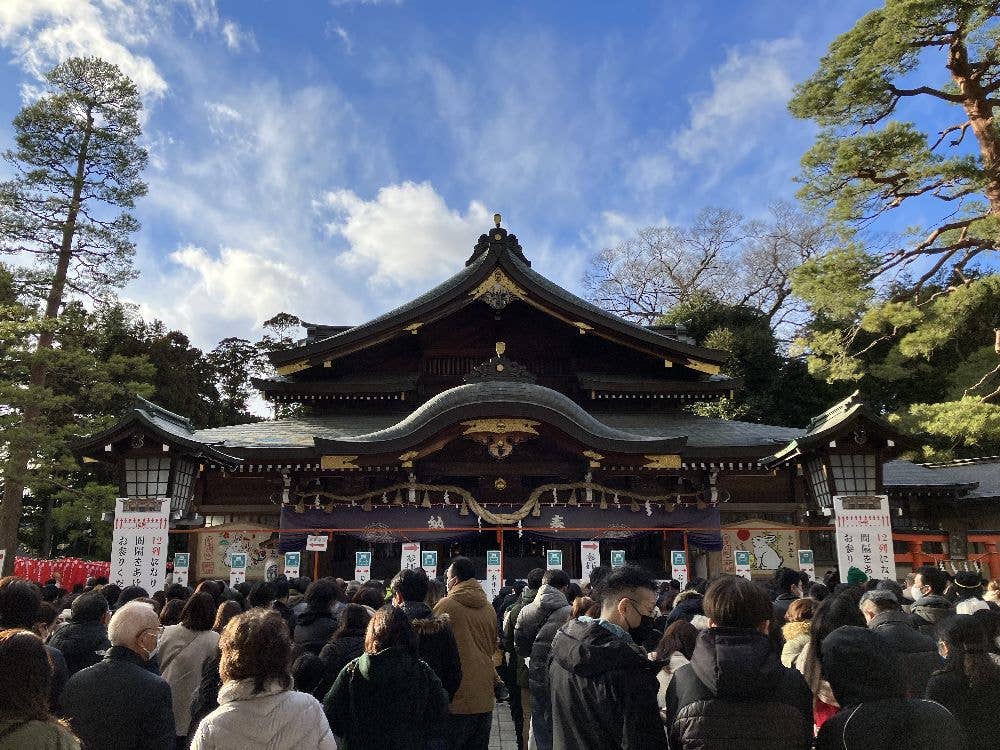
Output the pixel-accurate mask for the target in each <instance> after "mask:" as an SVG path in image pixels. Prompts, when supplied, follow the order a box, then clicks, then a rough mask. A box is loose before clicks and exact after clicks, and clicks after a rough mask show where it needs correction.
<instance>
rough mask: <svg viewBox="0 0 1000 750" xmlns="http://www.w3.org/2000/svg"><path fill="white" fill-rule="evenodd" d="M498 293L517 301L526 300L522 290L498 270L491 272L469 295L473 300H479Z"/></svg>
mask: <svg viewBox="0 0 1000 750" xmlns="http://www.w3.org/2000/svg"><path fill="white" fill-rule="evenodd" d="M500 292H506V293H507V294H509V295H510V296H511V297H517V298H518V299H526V298H527V295H526V294H525V293H524V290H522V289H521V287H519V286H518V285H517V284H515V283H514V282H513V281H511V279H510V277H508V276H507V274H505V273H504V272H503V271H501V270H500V269H499V268H497V269H496V270H494V271H493V273H491V274H490V275H489V276H487V277H486V280H485V281H483V283H482V284H480V285H479V286H477V287H476V288H475V289H473V290H472V291H471V292H470V294H471V295H472V297H473V298H475V299H479V298H480V297H483V296H485V295H487V294H491V293H492V294H493V295H494V296H495V295H497V294H498V293H500Z"/></svg>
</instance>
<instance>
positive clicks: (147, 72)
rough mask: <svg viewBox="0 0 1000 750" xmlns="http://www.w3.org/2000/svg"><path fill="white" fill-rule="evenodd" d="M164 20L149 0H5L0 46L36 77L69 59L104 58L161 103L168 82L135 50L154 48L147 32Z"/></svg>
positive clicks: (1, 9) (1, 10)
mask: <svg viewBox="0 0 1000 750" xmlns="http://www.w3.org/2000/svg"><path fill="white" fill-rule="evenodd" d="M162 20H163V19H162V16H161V11H160V10H159V9H158V8H157V5H156V4H155V3H149V2H145V1H143V2H133V3H125V2H122V0H5V2H0V44H2V45H4V46H7V47H9V48H10V49H12V50H13V52H14V55H15V58H16V59H17V60H18V62H19V63H20V64H21V66H22V67H23V68H24V69H25V70H26V71H27V72H28V73H29V74H31V75H32V76H35V77H36V78H40V77H41V76H42V74H44V73H45V71H47V70H48V69H50V68H51V67H53V66H54V65H55V64H56V63H58V62H60V61H62V60H65V59H66V58H67V57H72V56H74V55H81V56H82V55H96V56H98V57H102V58H104V59H105V60H108V61H109V62H113V63H115V64H116V65H118V67H120V68H121V69H122V71H124V72H125V74H126V75H128V76H129V77H130V78H132V80H134V81H135V83H136V85H137V86H138V87H139V89H140V91H142V92H143V94H145V95H146V96H147V97H148V98H152V99H156V98H159V97H162V96H163V95H164V94H165V93H166V91H167V88H168V87H167V82H166V81H165V80H164V78H163V76H162V75H161V74H160V72H159V70H158V69H157V67H156V65H155V64H154V63H153V61H152V60H151V59H150V58H149V57H147V56H145V55H142V54H139V53H137V52H136V51H135V49H137V48H141V47H144V46H146V45H148V44H149V41H150V40H149V37H148V32H149V31H150V30H151V29H155V28H157V27H158V25H159V22H161V21H162Z"/></svg>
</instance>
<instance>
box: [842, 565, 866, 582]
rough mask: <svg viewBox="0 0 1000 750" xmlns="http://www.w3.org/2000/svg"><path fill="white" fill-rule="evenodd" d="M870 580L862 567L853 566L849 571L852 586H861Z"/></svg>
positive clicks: (848, 578)
mask: <svg viewBox="0 0 1000 750" xmlns="http://www.w3.org/2000/svg"><path fill="white" fill-rule="evenodd" d="M867 580H868V576H866V575H865V574H864V571H862V570H861V569H860V568H851V569H850V570H848V571H847V582H848V583H849V584H850V585H851V586H859V585H861V584H862V583H865V582H866V581H867Z"/></svg>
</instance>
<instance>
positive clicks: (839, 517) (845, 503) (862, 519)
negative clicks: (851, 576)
mask: <svg viewBox="0 0 1000 750" xmlns="http://www.w3.org/2000/svg"><path fill="white" fill-rule="evenodd" d="M833 519H834V523H833V525H834V529H835V530H836V532H835V533H836V536H837V564H838V566H839V567H840V577H841V579H843V580H847V572H848V571H849V570H850V569H851V568H858V569H859V570H861V571H862V572H864V573H865V575H867V576H868V577H869V578H888V579H891V580H893V581H895V580H896V555H895V552H894V550H893V548H892V520H891V518H890V516H889V496H888V495H834V496H833Z"/></svg>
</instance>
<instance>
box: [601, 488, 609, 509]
mask: <svg viewBox="0 0 1000 750" xmlns="http://www.w3.org/2000/svg"><path fill="white" fill-rule="evenodd" d="M600 508H601V510H607V509H608V498H607V496H606V495H605V494H604V493H603V492H602V493H601V505H600Z"/></svg>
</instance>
